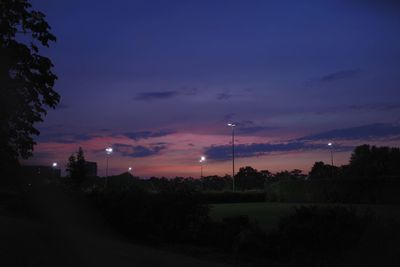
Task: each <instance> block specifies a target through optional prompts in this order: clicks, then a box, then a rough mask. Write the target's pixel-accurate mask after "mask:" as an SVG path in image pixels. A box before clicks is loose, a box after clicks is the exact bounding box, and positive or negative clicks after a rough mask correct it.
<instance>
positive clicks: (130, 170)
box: [128, 167, 132, 175]
mask: <svg viewBox="0 0 400 267" xmlns="http://www.w3.org/2000/svg"><path fill="white" fill-rule="evenodd" d="M128 172H129V173H130V174H131V175H132V167H129V168H128Z"/></svg>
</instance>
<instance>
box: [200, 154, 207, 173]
mask: <svg viewBox="0 0 400 267" xmlns="http://www.w3.org/2000/svg"><path fill="white" fill-rule="evenodd" d="M205 161H206V157H205V156H201V157H200V160H199V162H200V178H203V164H204V162H205Z"/></svg>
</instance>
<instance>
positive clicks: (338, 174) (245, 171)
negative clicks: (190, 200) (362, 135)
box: [65, 145, 400, 203]
mask: <svg viewBox="0 0 400 267" xmlns="http://www.w3.org/2000/svg"><path fill="white" fill-rule="evenodd" d="M81 154H82V152H81V149H80V150H79V151H78V153H77V157H76V159H77V160H75V161H74V160H71V159H70V164H69V169H68V171H69V174H70V175H69V178H67V179H66V180H65V181H66V182H68V183H71V184H72V185H73V186H77V185H78V186H80V187H84V188H86V190H89V191H90V190H93V189H98V188H103V187H104V186H105V184H104V178H98V177H97V178H93V177H92V178H88V177H87V178H85V179H82V178H81V177H82V176H83V177H84V175H82V174H81V172H82V169H83V168H82V167H81V168H79V166H81V165H83V163H81V164H79V162H80V161H82V160H79V159H82V158H83V160H84V157H83V155H81ZM78 174H79V175H78ZM234 180H235V189H236V190H235V192H232V187H233V180H232V177H231V176H229V175H225V176H217V175H213V176H206V177H202V178H201V179H196V178H191V177H188V178H187V177H186V178H185V177H175V178H173V179H168V178H165V177H162V178H158V177H151V178H149V179H140V178H139V177H134V176H132V175H131V174H130V173H123V174H121V175H117V176H110V177H109V178H108V185H107V186H108V187H110V188H114V189H118V188H119V189H121V188H130V187H136V188H140V189H141V190H145V191H147V192H151V193H158V192H174V191H179V192H197V193H199V194H201V196H200V198H201V199H202V201H204V202H206V203H227V202H260V201H283V202H343V203H400V195H399V194H397V192H398V191H399V190H400V149H399V148H389V147H375V146H369V145H362V146H359V147H356V148H355V149H354V151H353V152H352V155H351V158H350V161H349V164H347V165H343V166H339V167H337V166H332V165H329V164H325V163H323V162H322V161H318V162H315V164H314V166H313V167H312V169H311V171H310V172H309V173H307V174H306V173H303V172H302V171H301V170H298V169H294V170H291V171H280V172H277V173H272V172H270V171H268V170H261V171H258V170H256V169H254V168H252V167H250V166H246V167H242V168H240V169H239V171H238V172H237V173H236V175H235V179H234Z"/></svg>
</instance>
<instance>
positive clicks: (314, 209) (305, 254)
mask: <svg viewBox="0 0 400 267" xmlns="http://www.w3.org/2000/svg"><path fill="white" fill-rule="evenodd" d="M369 219H371V214H365V215H362V216H360V215H358V214H357V212H356V210H354V209H352V208H346V207H342V206H335V207H319V206H302V207H300V208H296V210H295V213H294V214H291V215H288V216H286V217H283V218H282V219H281V221H280V223H279V227H278V230H277V231H276V232H275V233H271V234H270V235H269V236H268V245H269V247H268V254H269V256H270V257H277V258H278V259H280V260H289V261H293V262H296V263H298V265H301V264H304V265H310V264H314V263H315V264H316V265H318V264H320V263H321V262H325V261H330V260H332V259H333V257H335V258H337V257H339V256H340V255H341V254H342V253H343V252H344V251H346V250H348V249H349V248H351V247H353V246H355V245H356V244H357V242H358V240H359V239H360V238H361V236H362V234H363V232H364V229H365V226H366V224H367V223H368V220H369Z"/></svg>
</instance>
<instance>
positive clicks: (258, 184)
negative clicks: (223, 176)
mask: <svg viewBox="0 0 400 267" xmlns="http://www.w3.org/2000/svg"><path fill="white" fill-rule="evenodd" d="M236 177H237V178H236V185H237V187H238V188H239V189H241V190H249V189H262V188H264V181H265V179H264V177H263V175H262V174H261V173H260V172H258V171H257V170H256V169H254V168H252V167H250V166H246V167H242V168H240V169H239V172H238V173H237V175H236Z"/></svg>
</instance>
